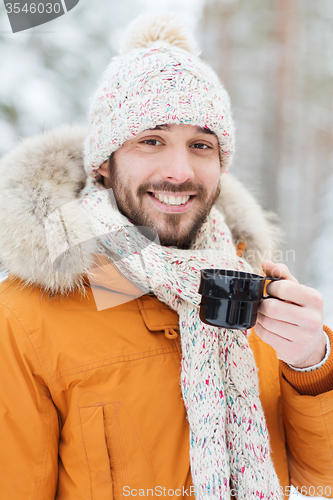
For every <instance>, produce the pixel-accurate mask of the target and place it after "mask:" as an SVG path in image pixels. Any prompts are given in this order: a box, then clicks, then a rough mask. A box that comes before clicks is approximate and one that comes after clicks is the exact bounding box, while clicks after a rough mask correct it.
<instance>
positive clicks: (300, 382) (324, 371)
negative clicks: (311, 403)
mask: <svg viewBox="0 0 333 500" xmlns="http://www.w3.org/2000/svg"><path fill="white" fill-rule="evenodd" d="M324 331H325V332H326V333H327V335H328V337H329V339H330V343H331V352H330V355H329V357H328V359H327V361H326V362H325V364H324V365H323V366H321V367H320V368H318V369H317V370H313V371H311V372H299V371H296V370H293V369H292V368H290V366H288V365H287V363H285V362H284V361H280V366H281V370H282V374H283V377H284V378H285V379H286V380H287V381H288V382H289V383H290V384H291V385H292V386H293V388H294V389H296V391H297V392H298V394H300V395H302V396H317V395H318V394H323V393H325V392H329V391H332V390H333V331H332V330H331V329H330V328H328V327H327V326H324Z"/></svg>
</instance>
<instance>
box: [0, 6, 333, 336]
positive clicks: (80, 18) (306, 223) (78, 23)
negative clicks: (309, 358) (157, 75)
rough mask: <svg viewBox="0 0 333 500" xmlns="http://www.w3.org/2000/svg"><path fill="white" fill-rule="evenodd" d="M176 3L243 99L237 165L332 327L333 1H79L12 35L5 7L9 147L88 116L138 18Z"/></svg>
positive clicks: (0, 123) (4, 102) (1, 85)
mask: <svg viewBox="0 0 333 500" xmlns="http://www.w3.org/2000/svg"><path fill="white" fill-rule="evenodd" d="M157 10H158V11H163V10H174V11H176V12H178V14H179V15H180V16H181V17H182V18H183V19H184V20H185V21H186V22H187V23H188V25H189V26H190V27H191V29H192V30H193V31H194V32H195V34H196V37H197V39H198V40H199V43H200V45H201V48H202V57H203V58H204V59H205V60H206V61H207V62H209V63H210V64H211V65H212V66H213V68H214V69H215V70H216V71H217V72H218V74H219V75H220V77H221V79H222V81H223V82H224V83H225V86H226V88H227V90H228V91H229V93H230V95H231V100H232V103H233V110H234V118H235V122H236V127H237V135H236V140H237V151H236V155H235V159H234V163H233V167H232V170H233V172H234V173H235V174H236V175H237V176H238V177H239V178H240V179H242V180H243V182H245V184H246V185H247V186H248V187H249V188H250V189H251V191H252V192H253V193H254V194H255V196H256V197H257V198H258V199H259V200H260V202H261V203H262V205H263V206H264V207H265V208H266V209H268V210H272V211H274V212H276V213H277V214H278V216H279V223H280V226H281V227H282V229H283V231H284V234H285V237H284V246H283V252H282V254H281V256H277V257H278V258H277V260H279V258H281V259H282V260H283V261H284V262H285V263H286V264H287V265H288V266H289V267H290V269H291V270H292V272H293V273H294V274H295V276H296V277H297V278H298V280H299V281H300V282H302V283H305V284H307V285H309V286H313V287H315V288H317V289H319V290H320V291H321V293H322V294H323V295H324V299H325V322H326V323H327V324H328V325H330V326H332V325H333V307H332V306H333V285H332V283H333V201H332V200H333V148H332V144H333V141H332V139H333V2H332V0H316V2H313V1H312V0H302V1H299V0H251V2H248V1H246V0H158V1H157V0H154V1H153V0H124V1H122V2H120V1H117V2H116V1H115V0H100V1H99V2H92V1H90V2H88V0H80V2H79V4H78V6H77V7H75V8H74V9H73V10H72V11H70V12H69V13H68V14H66V15H65V16H62V17H59V18H58V19H56V20H54V21H52V22H50V23H48V24H45V25H42V26H40V27H37V28H33V29H31V30H27V31H25V32H21V33H15V34H13V33H12V32H11V29H10V24H9V21H8V18H7V16H6V13H5V9H4V5H3V4H2V3H1V5H0V58H1V59H0V61H1V80H0V112H1V117H0V156H2V155H3V154H4V153H5V152H6V151H8V150H10V149H11V148H12V147H13V146H14V145H15V144H16V143H17V141H18V139H19V138H21V137H25V136H32V135H34V134H36V133H38V132H40V131H42V130H47V129H49V128H52V127H55V126H57V125H60V124H62V123H75V122H82V123H84V122H86V115H87V110H88V103H89V98H90V96H91V95H92V94H93V92H94V90H95V88H96V84H97V81H98V80H99V78H100V76H101V74H102V71H103V70H104V68H105V67H106V65H107V63H108V61H109V60H110V58H111V56H112V55H114V54H116V53H117V50H118V47H119V42H120V39H121V37H122V34H123V32H124V29H125V27H126V25H127V24H128V22H129V21H130V20H132V19H133V18H134V17H135V16H137V15H138V14H141V13H145V12H151V11H157Z"/></svg>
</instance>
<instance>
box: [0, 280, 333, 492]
mask: <svg viewBox="0 0 333 500" xmlns="http://www.w3.org/2000/svg"><path fill="white" fill-rule="evenodd" d="M107 286H108V288H109V289H107V288H104V287H102V288H101V287H99V288H98V290H96V292H97V294H99V295H95V299H96V297H97V296H98V301H99V304H100V303H101V302H100V301H101V300H102V298H103V297H104V299H105V301H106V302H107V303H108V305H109V307H108V308H107V309H103V310H99V311H98V310H97V308H96V304H95V300H94V295H93V290H92V289H91V288H90V287H89V286H87V287H86V296H85V297H83V296H82V295H80V294H79V293H77V292H76V293H72V294H70V295H69V296H68V297H66V298H59V297H58V298H53V299H52V298H49V297H48V296H47V295H45V294H43V293H42V291H41V290H40V289H39V288H35V289H33V288H29V287H25V288H23V289H22V287H21V285H20V282H19V281H18V280H15V279H7V280H6V281H5V282H3V283H2V284H1V285H0V331H1V336H0V339H1V347H0V373H1V427H0V433H1V437H0V443H1V445H0V474H1V500H14V499H15V500H21V499H22V500H51V499H52V500H53V499H57V500H81V499H82V500H83V499H87V500H88V499H90V500H111V499H120V498H122V499H123V498H126V497H129V498H133V497H135V496H162V497H167V498H195V496H194V491H193V487H192V488H191V486H192V481H191V474H190V464H189V430H188V422H187V419H186V413H185V408H184V404H183V401H182V395H181V388H180V383H179V376H180V359H181V352H180V343H179V336H178V335H177V332H178V315H177V314H176V313H175V312H174V311H172V310H171V309H169V308H168V306H166V305H165V304H163V303H161V302H160V301H158V300H157V298H155V297H153V296H148V295H145V296H142V297H138V298H136V299H133V300H131V298H132V296H131V295H130V294H131V293H132V292H133V290H131V286H130V285H129V283H128V282H126V280H124V281H123V283H122V284H121V285H119V280H118V281H117V284H115V282H113V281H112V279H110V280H109V283H108V284H107ZM113 288H116V289H117V290H114V289H113ZM133 293H134V292H133ZM126 294H127V295H126ZM125 300H128V301H127V302H125ZM119 302H122V303H120V305H116V304H119ZM112 305H113V307H112ZM326 331H327V332H328V333H329V335H330V338H331V339H333V334H332V332H331V331H330V330H329V329H326ZM249 340H250V345H251V347H252V349H253V352H254V356H255V359H256V362H257V365H258V368H259V383H260V391H261V401H262V405H263V408H264V412H265V415H266V420H267V425H268V429H269V433H270V439H271V448H272V456H273V461H274V464H275V467H276V471H277V473H278V475H279V478H280V482H281V487H282V488H283V489H284V492H285V493H288V486H289V484H290V482H291V483H292V484H294V485H295V486H298V489H299V490H301V488H302V487H303V493H305V492H307V493H308V494H313V493H315V494H316V495H319V494H324V495H325V494H326V496H328V497H333V458H332V457H333V397H332V395H333V393H332V392H329V385H333V384H332V378H333V377H332V365H333V357H332V355H331V356H330V358H329V360H328V361H327V362H326V364H325V365H324V366H323V367H322V368H320V369H319V370H317V371H316V372H312V375H311V373H310V374H309V373H302V374H299V373H297V372H293V371H292V370H291V369H288V367H286V366H284V365H280V364H279V361H278V359H277V358H276V356H275V353H274V350H273V349H272V348H271V347H269V346H268V345H266V344H264V343H263V342H262V341H261V340H260V339H259V338H258V337H257V336H256V334H255V333H254V332H253V331H252V333H251V334H250V337H249ZM281 367H282V370H281ZM313 373H315V375H313ZM287 379H288V380H287ZM306 383H308V384H309V385H308V386H306ZM293 386H294V387H293ZM297 388H298V390H297ZM304 388H307V390H308V392H309V391H311V390H312V391H314V392H318V393H320V394H318V395H313V396H309V395H300V392H299V391H301V392H302V390H304ZM331 389H332V387H331ZM324 390H326V391H327V392H323V391H324ZM321 392H323V393H321Z"/></svg>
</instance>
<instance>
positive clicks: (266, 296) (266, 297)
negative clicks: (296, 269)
mask: <svg viewBox="0 0 333 500" xmlns="http://www.w3.org/2000/svg"><path fill="white" fill-rule="evenodd" d="M283 279H284V278H274V276H266V278H265V280H267V281H269V282H270V281H280V280H283ZM267 285H268V283H266V284H265V288H264V290H266V286H267ZM263 299H277V300H282V302H283V299H280V298H279V297H274V295H268V294H266V295H265V292H264V295H263Z"/></svg>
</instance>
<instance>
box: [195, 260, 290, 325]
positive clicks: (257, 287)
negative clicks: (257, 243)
mask: <svg viewBox="0 0 333 500" xmlns="http://www.w3.org/2000/svg"><path fill="white" fill-rule="evenodd" d="M280 279H281V278H274V277H268V276H260V275H259V274H254V273H245V272H243V271H233V270H231V269H202V270H201V281H200V287H199V293H200V294H201V295H202V298H201V303H200V313H199V316H200V319H201V321H203V322H204V323H207V324H208V325H212V326H220V327H223V328H232V329H237V330H246V329H247V328H252V326H254V325H255V323H256V320H257V314H258V308H259V305H260V303H261V301H262V300H263V299H267V298H275V299H276V298H277V297H273V296H272V295H267V294H266V293H265V284H266V283H267V282H269V281H278V280H280Z"/></svg>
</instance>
